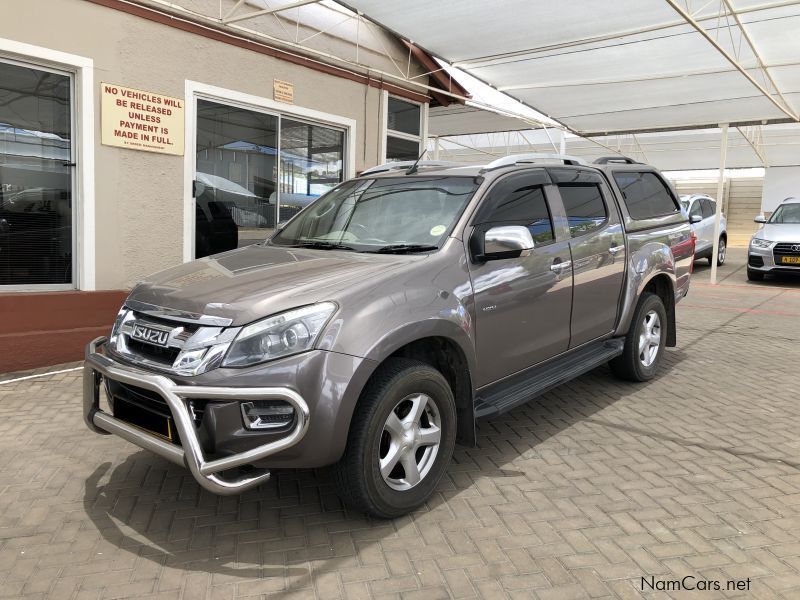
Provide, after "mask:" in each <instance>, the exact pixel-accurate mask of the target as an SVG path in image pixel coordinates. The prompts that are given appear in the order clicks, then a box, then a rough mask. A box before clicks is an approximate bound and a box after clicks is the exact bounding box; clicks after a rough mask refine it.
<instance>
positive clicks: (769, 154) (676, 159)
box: [429, 111, 800, 171]
mask: <svg viewBox="0 0 800 600" xmlns="http://www.w3.org/2000/svg"><path fill="white" fill-rule="evenodd" d="M431 112H432V113H433V111H431ZM437 118H438V117H437ZM487 118H489V119H491V117H487ZM434 120H435V119H434V118H432V119H430V121H429V127H431V128H433V127H434V126H435V125H434ZM519 123H521V124H523V125H524V123H522V121H520V122H519ZM436 127H438V126H436ZM515 129H516V130H515V131H511V130H509V131H508V132H503V133H485V134H475V135H449V136H445V137H441V138H439V141H438V145H439V149H438V153H439V158H440V159H442V160H452V161H458V162H466V163H472V164H485V163H487V162H490V161H491V160H494V158H498V157H500V156H504V155H506V154H519V153H525V152H547V153H552V152H556V151H557V146H558V143H559V140H558V138H557V137H556V135H555V132H552V133H551V135H550V136H549V137H548V136H547V134H546V133H545V132H544V131H543V130H541V129H539V130H525V129H524V127H518V128H515ZM721 138H722V135H721V131H720V130H719V129H718V128H714V129H701V130H690V131H675V132H654V133H642V134H636V135H633V134H623V135H614V136H607V137H605V136H604V137H594V138H591V139H589V138H580V137H575V136H568V137H567V140H566V148H565V151H566V153H567V154H569V155H572V156H577V157H580V158H583V159H585V160H586V161H588V162H591V161H593V160H594V159H596V158H598V157H600V156H611V155H614V154H618V153H619V154H622V155H624V156H629V157H631V158H633V159H635V160H638V161H641V162H645V163H648V164H651V165H653V166H655V167H657V168H659V169H661V170H663V171H679V170H693V169H718V168H719V160H720V145H721V144H722V139H721ZM433 144H434V142H433V141H431V142H430V143H429V148H431V150H432V149H433ZM798 164H800V125H799V124H788V123H785V124H776V125H765V126H763V127H741V128H735V127H734V128H731V129H730V130H729V132H728V151H727V161H726V166H727V168H729V169H739V168H759V167H767V166H772V167H779V166H795V165H798Z"/></svg>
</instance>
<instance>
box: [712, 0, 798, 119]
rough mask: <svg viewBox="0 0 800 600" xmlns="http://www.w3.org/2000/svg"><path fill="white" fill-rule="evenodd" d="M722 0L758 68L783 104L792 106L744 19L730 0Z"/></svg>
mask: <svg viewBox="0 0 800 600" xmlns="http://www.w3.org/2000/svg"><path fill="white" fill-rule="evenodd" d="M722 2H723V3H724V4H725V7H726V8H727V9H728V12H729V13H730V15H731V16H732V17H733V18H734V20H735V21H736V24H737V25H738V26H739V31H741V32H742V36H743V37H744V39H745V41H746V42H747V45H748V46H750V51H751V52H752V53H753V56H754V57H755V59H756V62H757V63H758V68H759V69H761V72H762V73H763V74H764V77H766V78H767V79H768V80H769V82H770V83H771V84H772V88H773V89H774V90H775V93H776V94H778V96H780V99H781V100H782V101H783V104H784V105H785V106H787V107H790V106H791V105H790V104H789V102H788V100H786V98H785V97H784V95H783V93H781V89H780V88H779V87H778V84H777V83H775V79H773V77H772V75H771V74H770V72H769V69H768V67H767V65H766V63H764V60H763V59H762V58H761V55H760V54H759V53H758V50H756V46H755V44H754V43H753V39H752V38H751V37H750V34H749V33H747V29H745V27H744V24H743V23H742V19H741V18H740V17H739V13H738V12H736V10H735V9H734V8H733V6H732V5H731V2H730V0H722Z"/></svg>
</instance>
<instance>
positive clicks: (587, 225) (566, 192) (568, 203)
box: [558, 183, 608, 237]
mask: <svg viewBox="0 0 800 600" xmlns="http://www.w3.org/2000/svg"><path fill="white" fill-rule="evenodd" d="M558 191H559V192H560V193H561V200H562V201H563V202H564V210H565V211H566V213H567V220H568V221H569V232H570V235H571V236H572V237H578V236H581V235H584V234H586V233H589V232H590V231H593V230H595V229H597V228H598V227H600V226H601V225H602V224H603V223H604V222H605V220H606V218H607V216H608V215H607V213H606V205H605V202H603V196H602V194H601V192H600V186H598V185H596V184H578V185H575V184H564V183H560V184H559V185H558Z"/></svg>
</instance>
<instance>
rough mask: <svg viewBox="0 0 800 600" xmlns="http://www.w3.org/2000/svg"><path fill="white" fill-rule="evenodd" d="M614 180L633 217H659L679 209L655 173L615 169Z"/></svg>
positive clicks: (638, 218)
mask: <svg viewBox="0 0 800 600" xmlns="http://www.w3.org/2000/svg"><path fill="white" fill-rule="evenodd" d="M614 180H615V181H616V182H617V186H619V189H620V191H621V192H622V198H623V200H624V201H625V205H626V206H627V207H628V213H629V214H630V215H631V218H633V219H637V220H640V219H650V218H653V217H661V216H664V215H669V214H672V213H676V212H678V211H679V210H680V209H679V208H678V205H677V204H676V203H675V200H674V199H673V197H672V194H671V193H670V191H669V189H668V188H667V185H666V184H665V183H664V182H663V181H662V180H661V178H660V177H659V176H658V175H656V174H655V173H650V172H641V173H639V172H636V171H617V172H615V173H614Z"/></svg>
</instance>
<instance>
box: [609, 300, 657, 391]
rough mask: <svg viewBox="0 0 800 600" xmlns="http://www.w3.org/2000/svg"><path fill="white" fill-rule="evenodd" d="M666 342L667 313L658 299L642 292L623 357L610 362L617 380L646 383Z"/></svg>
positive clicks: (653, 372) (626, 337)
mask: <svg viewBox="0 0 800 600" xmlns="http://www.w3.org/2000/svg"><path fill="white" fill-rule="evenodd" d="M666 340H667V311H666V309H665V308H664V303H663V302H662V301H661V298H659V297H658V296H657V295H655V294H653V293H650V292H645V293H644V294H643V295H642V297H641V298H640V299H639V304H638V305H637V306H636V311H635V312H634V314H633V321H632V322H631V328H630V331H628V335H627V336H625V348H624V349H623V351H622V354H621V355H620V356H618V357H617V358H615V359H614V360H612V361H611V362H610V365H611V370H612V371H613V372H614V374H615V375H616V376H617V377H620V378H622V379H627V380H629V381H647V380H649V379H652V378H653V377H655V375H656V373H657V372H658V367H659V365H660V364H661V358H662V356H663V354H664V346H665V345H666Z"/></svg>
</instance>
